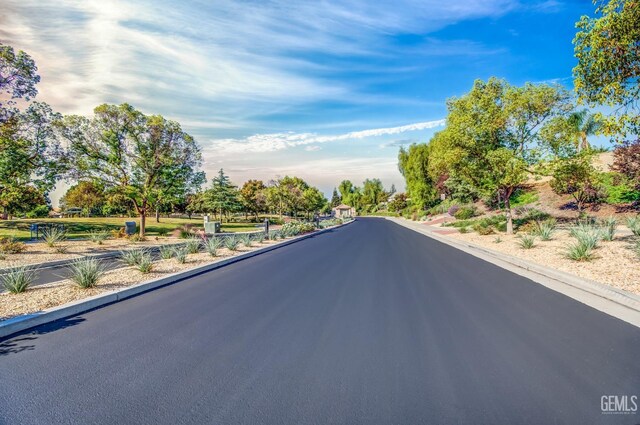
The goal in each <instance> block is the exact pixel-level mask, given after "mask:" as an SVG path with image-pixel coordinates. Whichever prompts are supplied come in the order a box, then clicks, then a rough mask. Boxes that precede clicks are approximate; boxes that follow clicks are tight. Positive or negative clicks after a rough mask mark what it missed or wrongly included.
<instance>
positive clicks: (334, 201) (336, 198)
mask: <svg viewBox="0 0 640 425" xmlns="http://www.w3.org/2000/svg"><path fill="white" fill-rule="evenodd" d="M341 202H342V198H341V197H340V195H339V194H338V190H337V189H336V188H335V187H334V188H333V193H332V194H331V208H335V207H337V206H338V205H340V203H341Z"/></svg>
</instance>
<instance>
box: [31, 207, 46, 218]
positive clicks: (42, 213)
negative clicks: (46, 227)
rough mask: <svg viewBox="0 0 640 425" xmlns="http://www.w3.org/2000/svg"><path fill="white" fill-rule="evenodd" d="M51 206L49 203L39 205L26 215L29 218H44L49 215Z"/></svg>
mask: <svg viewBox="0 0 640 425" xmlns="http://www.w3.org/2000/svg"><path fill="white" fill-rule="evenodd" d="M49 210H50V208H49V206H48V205H38V206H37V207H35V208H34V209H32V210H31V211H29V212H28V213H27V214H25V217H27V218H44V217H48V216H49Z"/></svg>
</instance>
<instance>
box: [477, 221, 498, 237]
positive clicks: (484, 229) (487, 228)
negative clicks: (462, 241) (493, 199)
mask: <svg viewBox="0 0 640 425" xmlns="http://www.w3.org/2000/svg"><path fill="white" fill-rule="evenodd" d="M473 230H475V231H476V232H477V233H478V234H479V235H482V236H486V235H492V234H494V233H495V231H494V229H493V226H492V225H487V224H484V223H482V222H478V223H476V224H474V225H473Z"/></svg>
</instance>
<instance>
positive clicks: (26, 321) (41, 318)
mask: <svg viewBox="0 0 640 425" xmlns="http://www.w3.org/2000/svg"><path fill="white" fill-rule="evenodd" d="M353 221H355V220H353ZM353 221H350V222H348V223H343V224H340V225H338V226H334V227H330V228H328V229H321V230H318V231H315V232H313V233H307V234H305V235H302V236H298V237H296V238H293V239H289V240H285V241H283V242H280V243H277V244H273V245H269V246H266V247H264V248H260V249H256V250H255V251H251V252H246V253H244V254H240V255H237V256H234V257H231V258H227V259H224V260H221V261H216V262H214V263H209V264H204V265H202V266H198V267H194V268H192V269H189V270H185V271H182V272H177V273H173V274H171V275H168V276H165V277H161V278H158V279H153V280H149V281H147V282H142V283H139V284H137V285H134V286H130V287H128V288H125V289H119V290H116V291H112V292H106V293H104V294H98V295H95V296H93V297H89V298H84V299H82V300H78V301H74V302H71V303H68V304H64V305H62V306H59V307H52V308H50V309H47V310H43V311H40V312H38V313H33V314H26V315H21V316H17V317H13V318H11V319H7V320H4V321H2V322H0V338H4V337H7V336H9V335H13V334H15V333H18V332H22V331H24V330H27V329H30V328H33V327H36V326H40V325H44V324H45V323H50V322H54V321H56V320H60V319H63V318H65V317H70V316H76V315H78V314H80V313H84V312H87V311H89V310H94V309H96V308H98V307H102V306H105V305H107V304H112V303H115V302H119V301H122V300H124V299H127V298H131V297H133V296H136V295H139V294H142V293H144V292H149V291H152V290H154V289H157V288H160V287H163V286H167V285H171V284H173V283H177V282H179V281H181V280H184V279H187V278H189V277H192V276H195V275H198V274H201V273H205V272H208V271H211V270H215V269H218V268H221V267H224V266H227V265H229V264H233V263H236V262H238V261H242V260H246V259H247V258H251V257H255V256H256V255H260V254H264V253H266V252H269V251H273V250H275V249H278V248H282V247H284V246H287V245H291V244H293V243H296V242H299V241H301V240H304V239H308V238H311V237H314V236H317V235H320V234H322V233H326V232H329V231H331V230H334V229H338V228H340V227H342V226H346V225H347V224H349V223H353Z"/></svg>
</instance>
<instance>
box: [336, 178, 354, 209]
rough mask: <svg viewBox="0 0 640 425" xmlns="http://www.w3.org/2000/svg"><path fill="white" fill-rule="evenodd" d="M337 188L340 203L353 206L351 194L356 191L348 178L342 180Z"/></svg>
mask: <svg viewBox="0 0 640 425" xmlns="http://www.w3.org/2000/svg"><path fill="white" fill-rule="evenodd" d="M338 190H339V191H340V199H342V203H343V204H345V205H349V206H351V207H353V206H354V205H353V199H352V198H353V194H354V192H355V191H356V188H355V186H354V185H353V183H351V181H350V180H343V181H341V182H340V184H339V185H338Z"/></svg>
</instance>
